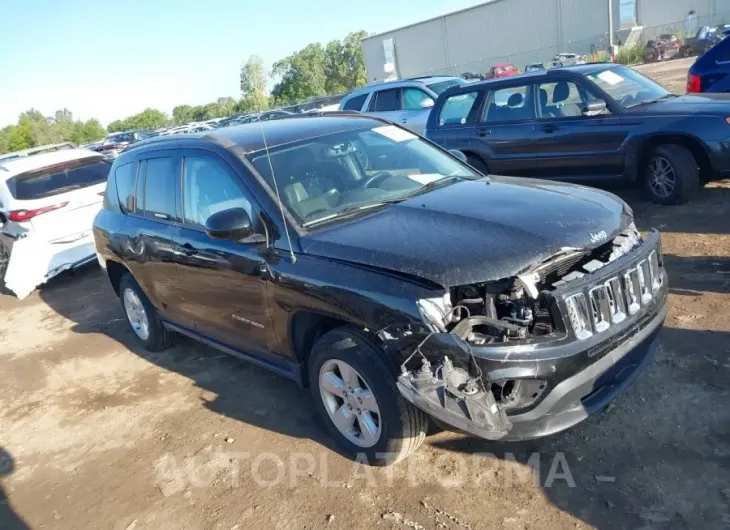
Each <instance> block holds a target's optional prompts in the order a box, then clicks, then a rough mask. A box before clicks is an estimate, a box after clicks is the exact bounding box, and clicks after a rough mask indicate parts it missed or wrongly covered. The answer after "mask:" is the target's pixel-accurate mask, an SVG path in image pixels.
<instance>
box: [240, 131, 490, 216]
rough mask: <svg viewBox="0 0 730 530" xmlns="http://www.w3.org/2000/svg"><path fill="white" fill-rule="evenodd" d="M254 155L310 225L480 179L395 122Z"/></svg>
mask: <svg viewBox="0 0 730 530" xmlns="http://www.w3.org/2000/svg"><path fill="white" fill-rule="evenodd" d="M269 155H270V156H268V157H267V155H266V154H265V153H264V152H261V151H258V152H256V153H253V154H252V155H250V156H249V158H250V160H251V162H252V163H253V165H254V167H255V168H256V170H257V171H258V172H259V173H260V174H261V176H262V177H263V178H264V179H265V180H266V182H267V184H268V185H269V187H270V188H271V189H272V191H273V190H274V189H275V188H274V178H273V177H272V171H271V168H272V167H273V172H274V175H275V178H276V186H277V187H278V190H279V195H280V196H281V200H282V202H283V203H284V206H285V207H286V208H287V209H288V210H289V212H291V214H292V215H293V216H294V217H295V218H296V219H297V221H298V222H299V223H300V224H301V225H303V226H305V227H307V226H311V225H314V224H320V223H324V222H326V221H330V220H333V219H337V218H341V217H343V216H345V215H351V214H353V213H354V212H358V211H366V210H368V209H370V208H374V207H378V206H384V205H385V204H389V203H391V202H397V201H400V200H405V199H407V198H409V197H412V196H414V195H418V194H419V193H425V192H426V191H428V190H430V189H432V188H435V187H441V186H447V185H449V184H451V183H453V182H454V181H455V180H457V179H456V177H460V178H468V179H474V178H479V177H480V175H477V174H475V173H474V172H473V171H472V170H470V169H469V167H468V166H466V165H464V164H462V163H461V162H460V161H459V160H457V159H455V158H453V157H451V156H449V155H448V154H446V153H444V152H443V151H441V150H439V149H437V148H435V147H433V146H432V145H431V144H429V143H428V142H425V141H424V140H422V139H421V138H419V137H418V136H416V135H415V134H412V133H410V132H408V131H406V130H404V129H401V128H399V127H396V126H394V125H384V126H378V127H375V128H367V129H361V130H356V131H348V132H339V133H334V134H330V135H326V136H320V137H317V138H312V139H309V140H306V141H304V142H298V143H296V144H295V145H291V144H290V145H286V146H282V147H279V148H275V149H271V150H270V151H269Z"/></svg>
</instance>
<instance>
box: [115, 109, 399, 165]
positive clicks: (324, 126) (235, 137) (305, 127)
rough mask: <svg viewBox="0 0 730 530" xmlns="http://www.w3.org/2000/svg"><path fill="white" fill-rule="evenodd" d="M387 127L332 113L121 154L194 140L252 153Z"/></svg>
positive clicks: (175, 139) (173, 139)
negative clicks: (324, 137) (340, 133)
mask: <svg viewBox="0 0 730 530" xmlns="http://www.w3.org/2000/svg"><path fill="white" fill-rule="evenodd" d="M389 124H390V123H389V122H387V121H385V120H380V119H378V118H375V117H372V116H369V115H366V114H360V113H359V112H347V111H344V112H341V111H334V112H327V113H321V114H319V115H318V114H317V113H308V114H304V115H295V116H292V117H286V118H280V119H277V120H270V121H260V122H255V123H244V124H242V125H234V126H232V127H225V128H222V129H213V130H210V131H205V132H201V133H191V134H185V135H171V136H157V137H155V138H149V139H146V140H142V141H141V142H137V143H134V144H132V145H130V146H129V147H127V148H126V149H125V150H124V151H123V153H122V154H123V155H124V154H126V153H133V152H135V151H138V150H139V149H143V148H145V147H148V146H157V145H159V146H160V147H164V146H169V144H178V145H176V146H175V147H179V144H184V143H187V142H190V141H194V140H198V141H201V140H202V141H211V142H215V143H217V144H220V145H222V146H224V147H226V148H228V149H230V148H232V147H237V148H239V149H240V150H241V151H243V152H244V153H253V152H255V151H260V150H262V149H264V148H265V147H267V146H268V147H269V148H272V147H277V146H280V145H284V144H288V143H292V142H297V141H299V140H306V139H309V138H316V137H318V136H324V135H327V134H333V133H337V132H348V131H357V130H363V129H368V128H370V129H371V128H373V127H380V126H383V125H389ZM264 137H265V142H264Z"/></svg>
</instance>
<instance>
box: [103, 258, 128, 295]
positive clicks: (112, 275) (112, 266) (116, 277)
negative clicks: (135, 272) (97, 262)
mask: <svg viewBox="0 0 730 530" xmlns="http://www.w3.org/2000/svg"><path fill="white" fill-rule="evenodd" d="M106 273H107V276H108V277H109V281H110V282H111V284H112V288H113V289H114V292H115V293H116V294H117V296H119V284H120V282H121V281H122V277H123V276H124V275H125V274H127V273H129V269H127V267H125V266H124V265H123V264H121V263H120V262H118V261H114V260H109V259H108V260H106Z"/></svg>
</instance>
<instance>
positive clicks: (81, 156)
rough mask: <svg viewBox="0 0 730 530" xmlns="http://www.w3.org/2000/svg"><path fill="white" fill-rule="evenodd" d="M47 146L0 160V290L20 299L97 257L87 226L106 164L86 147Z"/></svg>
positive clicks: (94, 211)
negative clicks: (55, 148) (57, 276)
mask: <svg viewBox="0 0 730 530" xmlns="http://www.w3.org/2000/svg"><path fill="white" fill-rule="evenodd" d="M47 150H48V147H47V146H46V147H40V148H36V149H29V150H26V151H19V152H17V153H12V154H11V155H13V156H8V157H5V158H4V159H0V288H4V289H3V290H10V291H12V292H13V293H15V295H16V296H17V297H18V298H21V299H22V298H25V297H26V296H28V295H29V294H30V293H32V292H33V290H34V289H35V288H36V287H37V286H38V285H41V284H43V283H45V282H46V281H48V280H49V279H50V278H52V277H53V276H56V275H57V274H59V273H61V272H62V271H64V270H68V269H73V268H77V267H80V266H81V265H84V264H86V263H90V262H92V261H94V260H95V259H96V250H95V247H94V238H93V235H92V231H91V227H92V223H93V221H94V217H95V216H96V214H97V213H98V212H99V210H100V209H101V206H102V202H103V200H104V191H105V190H106V180H107V177H108V176H109V169H110V168H111V162H109V161H108V160H106V159H105V158H104V156H103V155H101V154H100V153H97V152H94V151H91V150H88V149H77V148H74V147H67V148H63V149H60V150H56V151H52V152H47Z"/></svg>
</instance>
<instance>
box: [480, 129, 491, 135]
mask: <svg viewBox="0 0 730 530" xmlns="http://www.w3.org/2000/svg"><path fill="white" fill-rule="evenodd" d="M490 134H492V130H491V129H477V136H481V137H484V136H487V135H490Z"/></svg>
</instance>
